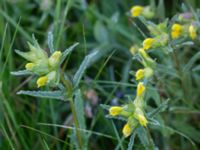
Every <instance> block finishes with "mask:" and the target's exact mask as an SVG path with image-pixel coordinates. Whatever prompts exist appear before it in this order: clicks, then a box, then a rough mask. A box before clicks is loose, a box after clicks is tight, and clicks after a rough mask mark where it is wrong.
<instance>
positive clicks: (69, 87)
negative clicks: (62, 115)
mask: <svg viewBox="0 0 200 150" xmlns="http://www.w3.org/2000/svg"><path fill="white" fill-rule="evenodd" d="M61 81H62V82H63V84H64V86H65V88H66V90H67V92H68V100H69V102H70V107H71V111H72V116H73V120H74V125H75V130H76V137H77V140H78V146H79V149H82V147H83V146H82V143H83V142H82V138H81V133H80V130H79V123H78V118H77V113H76V110H75V106H74V101H73V100H74V99H73V87H72V85H71V83H69V82H68V81H66V80H65V79H64V73H62V75H61Z"/></svg>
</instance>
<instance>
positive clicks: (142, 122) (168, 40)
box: [107, 5, 199, 145]
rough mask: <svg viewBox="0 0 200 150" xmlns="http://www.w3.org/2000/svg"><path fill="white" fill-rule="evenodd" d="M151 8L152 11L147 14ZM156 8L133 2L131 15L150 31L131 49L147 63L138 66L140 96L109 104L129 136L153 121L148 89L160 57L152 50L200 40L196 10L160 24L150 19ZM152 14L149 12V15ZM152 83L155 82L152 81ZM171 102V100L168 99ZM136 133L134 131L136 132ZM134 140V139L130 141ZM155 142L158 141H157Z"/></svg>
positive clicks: (166, 50) (168, 49)
mask: <svg viewBox="0 0 200 150" xmlns="http://www.w3.org/2000/svg"><path fill="white" fill-rule="evenodd" d="M145 9H148V11H149V13H147V14H145V13H146V12H147V11H145ZM154 11H155V8H150V6H146V7H143V6H138V5H137V6H133V7H132V8H131V10H130V16H131V17H132V18H133V19H135V18H138V19H139V20H140V21H141V22H142V23H143V24H144V25H146V27H147V28H148V30H149V32H150V36H149V37H148V36H147V37H145V39H144V40H143V42H142V43H139V44H134V45H132V46H131V48H130V53H131V54H132V55H133V57H134V58H135V57H136V58H137V60H139V61H140V63H141V64H142V65H143V68H140V69H138V70H137V71H136V72H135V73H134V75H135V82H136V83H137V89H136V96H135V98H132V99H131V100H130V101H129V102H128V104H124V105H122V106H111V107H109V108H108V107H107V108H108V110H109V117H111V118H112V117H113V118H116V119H121V117H122V120H124V121H125V124H124V127H123V129H122V133H123V135H124V136H125V137H128V136H130V135H131V134H132V133H134V132H135V131H136V130H137V128H139V127H145V128H147V127H148V124H154V123H155V122H154V123H153V122H152V120H154V119H153V116H151V115H150V114H151V112H146V111H145V110H146V108H147V105H146V101H145V93H147V92H148V89H149V87H150V86H149V85H150V84H151V80H152V77H153V76H154V74H155V72H157V62H156V59H154V58H152V57H151V56H150V54H151V52H154V51H155V52H156V53H164V54H165V55H171V53H173V51H174V50H176V48H177V46H178V45H181V44H183V43H187V42H190V43H192V44H195V42H197V41H199V34H198V32H199V24H198V22H197V21H196V18H195V16H194V14H193V13H192V12H184V13H182V14H178V15H176V16H175V17H174V18H175V19H174V18H172V19H171V20H168V19H166V20H164V21H163V22H160V23H158V24H155V23H153V22H152V21H150V20H146V19H150V18H153V17H154V15H155V12H154ZM148 14H149V15H150V16H146V15H148ZM151 86H152V85H151ZM166 102H167V101H166ZM133 135H134V134H133ZM130 143H131V141H130ZM153 145H154V144H153Z"/></svg>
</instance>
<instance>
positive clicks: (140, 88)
mask: <svg viewBox="0 0 200 150" xmlns="http://www.w3.org/2000/svg"><path fill="white" fill-rule="evenodd" d="M144 91H145V86H144V84H143V83H142V82H139V83H138V85H137V97H141V96H142V94H143V93H144Z"/></svg>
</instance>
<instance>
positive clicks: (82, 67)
mask: <svg viewBox="0 0 200 150" xmlns="http://www.w3.org/2000/svg"><path fill="white" fill-rule="evenodd" d="M96 54H97V52H93V53H91V54H89V55H87V56H86V57H85V59H84V60H83V62H82V63H81V65H80V67H79V69H78V70H77V72H76V74H75V75H74V78H73V83H74V88H76V87H77V86H78V85H79V83H80V80H81V78H82V76H83V74H84V73H85V70H86V69H87V67H88V65H89V64H90V61H92V58H93V57H94V56H95V55H96Z"/></svg>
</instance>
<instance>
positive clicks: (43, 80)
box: [37, 76, 48, 88]
mask: <svg viewBox="0 0 200 150" xmlns="http://www.w3.org/2000/svg"><path fill="white" fill-rule="evenodd" d="M47 80H48V77H47V76H42V77H40V78H39V79H38V80H37V86H38V88H39V87H41V86H44V85H46V84H47Z"/></svg>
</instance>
